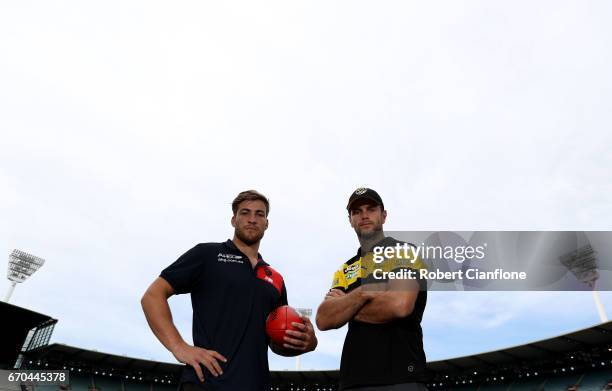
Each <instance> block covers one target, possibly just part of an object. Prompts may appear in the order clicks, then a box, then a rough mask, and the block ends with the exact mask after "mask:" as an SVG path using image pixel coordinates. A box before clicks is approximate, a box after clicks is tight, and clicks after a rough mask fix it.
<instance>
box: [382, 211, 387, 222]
mask: <svg viewBox="0 0 612 391" xmlns="http://www.w3.org/2000/svg"><path fill="white" fill-rule="evenodd" d="M385 220H387V211H386V210H383V212H382V223H383V224H384V223H385Z"/></svg>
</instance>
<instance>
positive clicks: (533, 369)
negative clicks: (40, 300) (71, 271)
mask: <svg viewBox="0 0 612 391" xmlns="http://www.w3.org/2000/svg"><path fill="white" fill-rule="evenodd" d="M0 317H1V318H2V319H4V320H7V319H11V321H10V322H6V321H5V322H3V329H4V330H5V331H4V337H3V340H2V345H1V347H2V349H1V351H2V355H1V356H0V359H1V360H2V361H0V368H2V369H11V368H20V369H48V370H50V369H54V370H67V371H70V377H69V383H67V384H61V385H59V386H57V385H56V386H23V387H21V391H26V390H28V391H68V390H70V391H175V390H176V389H177V386H178V377H179V374H180V371H181V368H182V366H181V365H179V364H172V363H165V362H157V361H150V360H143V359H138V358H134V357H125V356H121V355H114V354H108V353H102V352H97V351H92V350H86V349H81V348H78V347H73V346H67V345H63V344H57V343H54V344H48V342H49V339H50V337H51V333H52V331H53V327H54V326H55V324H56V323H57V320H55V319H53V318H51V317H49V316H46V315H42V314H38V313H35V312H32V311H29V310H27V309H24V308H20V307H17V306H13V305H10V304H6V303H0ZM427 365H428V370H429V373H430V380H429V384H428V387H429V389H430V391H450V390H453V391H455V390H456V391H605V390H612V322H607V323H602V324H599V325H596V326H593V327H590V328H587V329H583V330H579V331H575V332H572V333H569V334H565V335H561V336H557V337H553V338H549V339H545V340H540V341H536V342H531V343H527V344H524V345H520V346H514V347H509V348H505V349H501V350H496V351H492V352H486V353H480V354H475V355H470V356H465V357H457V358H452V359H447V360H440V361H432V362H429V363H428V364H427ZM337 383H338V371H272V385H271V387H270V389H271V390H276V391H315V390H316V391H333V390H336V389H337Z"/></svg>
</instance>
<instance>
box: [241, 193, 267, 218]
mask: <svg viewBox="0 0 612 391" xmlns="http://www.w3.org/2000/svg"><path fill="white" fill-rule="evenodd" d="M258 200H259V201H261V202H263V203H264V205H265V206H266V216H268V214H269V213H270V201H268V199H267V198H266V196H265V195H263V194H261V193H260V192H258V191H257V190H246V191H242V192H240V193H239V194H238V195H237V196H236V198H234V201H232V212H234V216H236V212H238V205H240V203H241V202H243V201H258Z"/></svg>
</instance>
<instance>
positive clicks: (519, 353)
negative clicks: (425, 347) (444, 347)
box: [427, 322, 612, 374]
mask: <svg viewBox="0 0 612 391" xmlns="http://www.w3.org/2000/svg"><path fill="white" fill-rule="evenodd" d="M600 346H609V347H612V322H606V323H602V324H599V325H595V326H592V327H589V328H586V329H582V330H578V331H574V332H572V333H568V334H563V335H560V336H557V337H552V338H548V339H543V340H539V341H535V342H530V343H526V344H523V345H518V346H512V347H508V348H504V349H500V350H495V351H490V352H484V353H478V354H474V355H470V356H463V357H456V358H450V359H446V360H439V361H431V362H428V363H427V367H428V369H429V370H430V372H432V373H433V374H436V373H437V374H458V373H462V372H465V371H473V370H490V369H496V368H500V367H503V366H512V365H516V364H518V363H527V362H544V361H555V360H559V359H562V358H563V356H564V355H566V354H571V353H572V352H575V351H580V350H588V349H590V348H594V347H600Z"/></svg>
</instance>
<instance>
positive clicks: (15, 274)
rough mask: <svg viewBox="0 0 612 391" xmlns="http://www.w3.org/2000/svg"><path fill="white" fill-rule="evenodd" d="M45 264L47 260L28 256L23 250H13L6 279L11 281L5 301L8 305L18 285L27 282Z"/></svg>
mask: <svg viewBox="0 0 612 391" xmlns="http://www.w3.org/2000/svg"><path fill="white" fill-rule="evenodd" d="M44 264H45V260H44V259H42V258H39V257H36V256H34V255H32V254H28V253H26V252H24V251H21V250H17V249H15V250H13V252H12V253H11V254H10V255H9V264H8V272H7V273H6V278H8V279H9V281H11V286H10V287H9V290H8V292H7V293H6V297H5V298H4V301H5V302H7V303H8V302H9V300H10V298H11V295H12V294H13V291H14V290H15V286H16V285H17V284H18V283H21V282H24V281H25V280H27V279H28V277H30V276H31V275H32V274H34V272H36V270H38V269H40V267H41V266H42V265H44Z"/></svg>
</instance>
